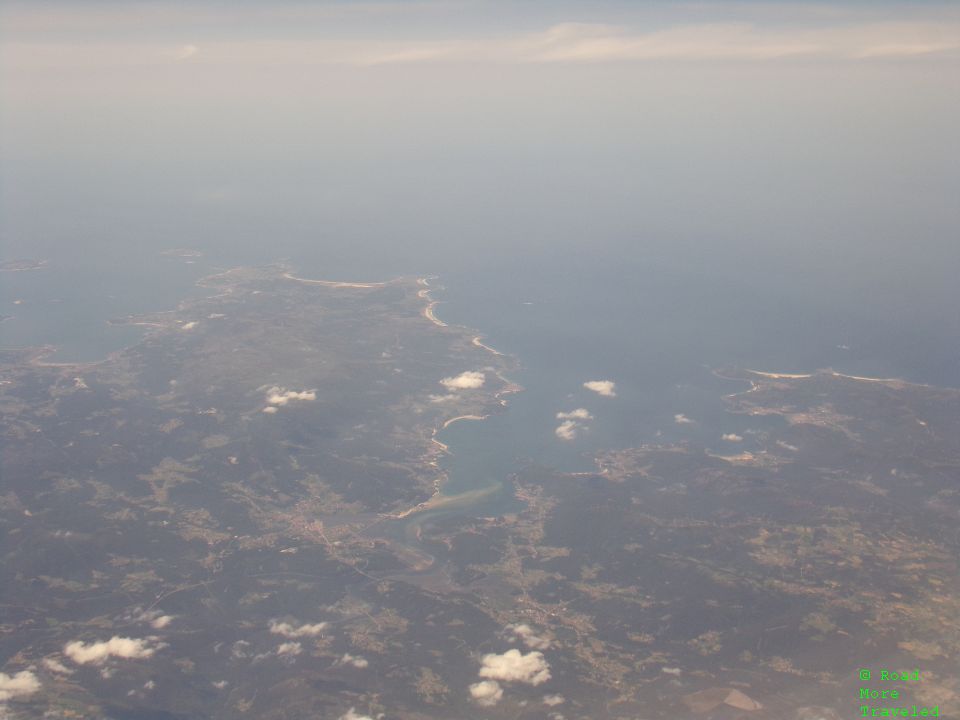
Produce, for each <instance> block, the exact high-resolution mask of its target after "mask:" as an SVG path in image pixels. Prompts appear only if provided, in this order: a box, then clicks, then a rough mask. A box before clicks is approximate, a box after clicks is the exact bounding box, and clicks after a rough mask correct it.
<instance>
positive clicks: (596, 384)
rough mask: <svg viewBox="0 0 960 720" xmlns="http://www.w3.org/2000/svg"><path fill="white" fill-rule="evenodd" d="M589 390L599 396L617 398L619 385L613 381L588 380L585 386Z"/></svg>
mask: <svg viewBox="0 0 960 720" xmlns="http://www.w3.org/2000/svg"><path fill="white" fill-rule="evenodd" d="M583 386H584V387H585V388H586V389H587V390H592V391H593V392H595V393H596V394H597V395H603V397H616V396H617V393H616V387H617V384H616V383H615V382H613V380H587V382H585V383H584V384H583Z"/></svg>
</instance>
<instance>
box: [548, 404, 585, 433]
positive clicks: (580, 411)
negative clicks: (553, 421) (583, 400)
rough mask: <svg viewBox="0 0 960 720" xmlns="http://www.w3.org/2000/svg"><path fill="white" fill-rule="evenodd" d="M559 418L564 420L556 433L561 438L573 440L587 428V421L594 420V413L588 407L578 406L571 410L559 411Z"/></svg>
mask: <svg viewBox="0 0 960 720" xmlns="http://www.w3.org/2000/svg"><path fill="white" fill-rule="evenodd" d="M557 420H562V421H563V422H561V423H560V424H559V425H558V426H557V427H556V429H555V430H554V431H553V432H554V434H555V435H556V436H557V437H558V438H560V439H561V440H573V439H574V438H576V437H577V434H578V433H579V432H580V431H581V430H584V429H586V424H585V421H587V420H593V415H591V414H590V411H589V410H587V409H586V408H577V409H576V410H571V411H570V412H558V413H557Z"/></svg>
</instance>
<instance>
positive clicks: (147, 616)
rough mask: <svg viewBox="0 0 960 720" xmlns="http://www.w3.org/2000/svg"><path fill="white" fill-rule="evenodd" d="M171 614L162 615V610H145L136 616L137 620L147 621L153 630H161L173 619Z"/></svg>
mask: <svg viewBox="0 0 960 720" xmlns="http://www.w3.org/2000/svg"><path fill="white" fill-rule="evenodd" d="M174 617H175V616H173V615H164V614H163V611H162V610H145V611H143V612H142V613H140V614H139V615H137V616H136V618H135V620H136V621H137V622H148V623H150V627H152V628H153V629H154V630H162V629H163V628H165V627H166V626H167V625H169V624H170V623H171V622H172V621H173V620H174Z"/></svg>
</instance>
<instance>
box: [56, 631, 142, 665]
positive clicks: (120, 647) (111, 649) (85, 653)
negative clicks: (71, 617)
mask: <svg viewBox="0 0 960 720" xmlns="http://www.w3.org/2000/svg"><path fill="white" fill-rule="evenodd" d="M159 648H160V645H159V644H157V643H156V638H146V639H139V638H128V637H120V636H118V635H114V636H113V637H112V638H110V639H109V640H106V641H104V642H94V643H90V644H89V645H88V644H87V643H84V642H81V641H79V640H74V641H73V642H68V643H67V644H66V645H64V646H63V654H64V655H66V656H67V657H68V658H70V659H71V660H73V661H74V662H75V663H77V664H78V665H86V664H87V663H93V664H94V665H102V664H103V663H105V662H106V661H107V660H109V659H110V658H111V657H116V658H123V659H126V660H131V659H141V658H148V657H150V656H151V655H153V654H154V653H155V652H156V651H157V650H158V649H159Z"/></svg>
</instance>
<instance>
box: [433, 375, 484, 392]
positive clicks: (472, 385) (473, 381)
mask: <svg viewBox="0 0 960 720" xmlns="http://www.w3.org/2000/svg"><path fill="white" fill-rule="evenodd" d="M486 379H487V378H486V376H485V375H484V374H483V373H482V372H480V371H478V370H467V371H466V372H462V373H460V374H459V375H457V376H456V377H446V378H443V380H441V381H440V384H441V385H443V386H444V387H445V388H446V389H447V390H476V389H477V388H481V387H483V383H484V382H486Z"/></svg>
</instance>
